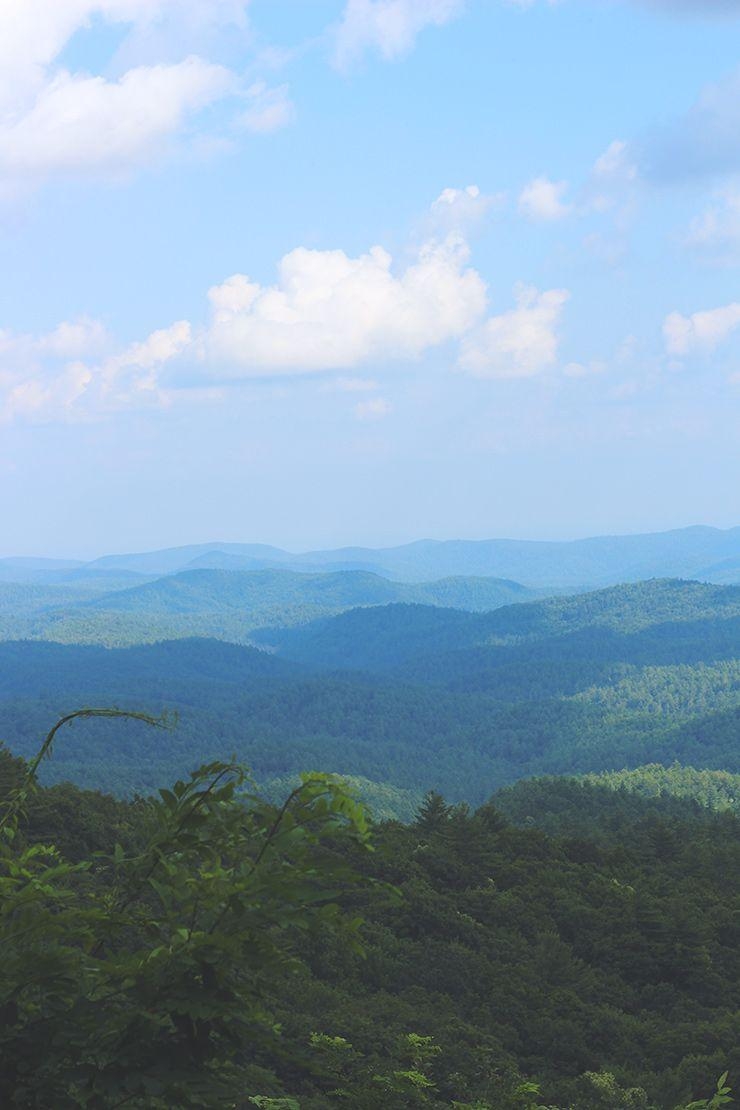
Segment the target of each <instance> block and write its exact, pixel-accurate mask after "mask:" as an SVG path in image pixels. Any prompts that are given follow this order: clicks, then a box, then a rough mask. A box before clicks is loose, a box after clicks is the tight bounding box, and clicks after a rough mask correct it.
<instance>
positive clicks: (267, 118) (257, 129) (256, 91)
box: [237, 81, 295, 135]
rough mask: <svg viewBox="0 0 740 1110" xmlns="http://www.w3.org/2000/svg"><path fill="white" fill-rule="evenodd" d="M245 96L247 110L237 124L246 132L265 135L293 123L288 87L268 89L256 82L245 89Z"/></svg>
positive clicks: (262, 82) (280, 86)
mask: <svg viewBox="0 0 740 1110" xmlns="http://www.w3.org/2000/svg"><path fill="white" fill-rule="evenodd" d="M246 96H247V101H248V106H247V109H246V111H244V112H243V113H242V115H241V116H240V117H239V119H238V121H237V122H238V123H240V124H241V126H242V127H245V128H246V129H247V131H251V132H253V133H254V134H258V135H266V134H268V133H269V132H271V131H279V130H280V128H282V127H287V126H288V124H289V123H292V122H293V118H294V116H295V106H294V104H293V102H292V101H291V99H290V89H289V87H288V85H278V86H276V87H275V88H270V87H269V86H268V85H267V84H266V83H265V82H264V81H257V82H255V84H253V85H250V87H249V88H248V89H247V92H246Z"/></svg>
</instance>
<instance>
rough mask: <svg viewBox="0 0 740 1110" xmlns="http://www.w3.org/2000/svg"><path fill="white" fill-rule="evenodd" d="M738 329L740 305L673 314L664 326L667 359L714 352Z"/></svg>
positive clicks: (734, 304) (739, 324) (739, 303)
mask: <svg viewBox="0 0 740 1110" xmlns="http://www.w3.org/2000/svg"><path fill="white" fill-rule="evenodd" d="M738 327H740V302H737V301H736V302H734V303H733V304H728V305H723V306H722V307H720V308H710V309H706V310H705V311H703V312H695V313H693V315H691V316H682V315H681V313H680V312H672V313H671V314H670V315H669V316H667V317H666V319H665V321H664V323H663V336H664V338H665V344H666V350H667V351H668V353H669V354H670V355H678V356H681V355H690V354H692V353H694V352H702V351H705V352H707V351H713V350H714V348H715V347H717V346H718V345H719V344H720V343H722V342H723V341H724V340H725V339H727V338H728V337H729V336H730V335H731V334H732V332H734V331H735V330H736V328H738Z"/></svg>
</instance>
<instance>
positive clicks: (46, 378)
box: [0, 319, 191, 422]
mask: <svg viewBox="0 0 740 1110" xmlns="http://www.w3.org/2000/svg"><path fill="white" fill-rule="evenodd" d="M190 341H191V328H190V324H189V323H187V322H186V321H180V322H179V323H176V324H173V325H172V326H171V327H169V328H164V329H161V330H158V331H155V332H153V333H152V334H151V335H150V336H148V338H147V339H145V340H143V341H142V342H140V343H133V344H131V345H130V346H128V347H126V348H124V349H123V350H121V351H119V352H118V353H111V352H112V349H113V341H112V339H111V337H110V336H109V335H108V334H107V332H106V330H105V328H104V327H103V325H102V324H100V323H99V322H98V321H95V320H87V319H83V320H78V321H73V322H64V323H62V324H60V325H59V326H58V327H57V328H55V329H54V330H53V331H51V332H48V333H46V334H44V335H40V336H31V335H19V334H14V333H11V332H8V331H4V332H0V419H3V420H6V421H7V420H10V419H14V418H23V419H26V420H29V421H34V422H49V421H54V422H58V421H67V420H86V419H91V418H97V417H99V416H101V415H103V414H105V413H109V412H118V411H121V410H122V409H127V408H136V407H140V406H142V405H151V404H158V405H161V404H167V403H168V401H169V397H168V394H167V391H166V390H164V389H163V388H162V386H161V384H160V380H159V374H160V371H161V369H162V367H163V366H164V365H165V364H166V363H167V362H169V361H170V360H171V359H173V358H175V357H176V356H177V355H179V354H181V353H182V352H183V351H184V350H185V349H186V348H187V347H188V345H189V344H190Z"/></svg>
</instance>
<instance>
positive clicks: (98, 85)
mask: <svg viewBox="0 0 740 1110" xmlns="http://www.w3.org/2000/svg"><path fill="white" fill-rule="evenodd" d="M232 89H233V81H232V76H231V74H230V73H229V71H228V70H226V69H223V68H222V67H221V66H215V65H210V64H209V63H207V62H203V61H201V60H200V59H199V58H188V59H186V60H185V61H184V62H181V63H179V64H178V65H171V66H142V67H140V68H137V69H132V70H129V72H128V73H126V74H124V76H123V77H122V78H121V79H120V81H115V82H111V81H105V80H104V79H103V78H102V77H80V76H73V75H72V74H70V73H66V72H62V73H60V74H57V75H56V76H55V77H54V78H53V79H52V80H51V81H50V82H49V83H48V84H47V85H46V86H45V87H44V88H43V90H42V91H41V92H40V93H39V95H38V97H37V99H36V101H35V103H34V105H33V107H32V108H31V110H30V111H29V112H27V113H26V114H25V115H23V116H22V117H21V118H20V119H16V120H15V121H14V122H12V123H10V124H5V125H4V126H3V125H0V168H2V170H4V171H5V173H7V174H10V175H27V174H28V175H42V174H45V173H47V172H49V171H51V170H62V171H73V172H75V173H78V172H83V171H85V170H89V169H93V170H97V169H104V170H119V169H125V168H127V167H129V166H131V165H136V164H139V163H140V162H141V161H142V160H144V159H146V158H147V157H149V156H151V155H152V154H153V153H155V152H156V151H157V150H158V149H160V144H161V141H162V140H163V139H164V138H166V137H167V136H169V135H170V134H172V133H173V132H174V131H176V130H178V128H179V127H180V126H181V124H182V122H183V119H184V117H185V116H186V114H187V113H188V112H190V111H194V110H197V109H199V108H203V107H205V106H206V105H207V104H210V103H212V102H213V101H214V100H217V99H219V98H220V97H221V96H223V95H224V94H225V93H226V92H228V91H230V90H232Z"/></svg>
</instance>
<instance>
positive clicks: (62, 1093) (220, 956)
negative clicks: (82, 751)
mask: <svg viewBox="0 0 740 1110" xmlns="http://www.w3.org/2000/svg"><path fill="white" fill-rule="evenodd" d="M59 742H60V741H59V738H57V743H59ZM65 742H69V737H65ZM652 774H653V770H651V769H648V770H647V771H646V772H645V774H644V776H643V778H644V780H645V781H647V780H648V779H649V778H650V775H652ZM674 777H676V778H682V781H685V775H684V776H680V775H674ZM635 781H637V780H635ZM701 781H706V780H702V779H701V777H699V778H698V779H697V782H701ZM514 789H515V790H516V788H514ZM245 791H246V792H245ZM549 791H552V799H553V802H554V805H552V806H551V807H550V809H553V810H555V811H557V812H558V813H559V816H560V819H561V827H560V829H559V830H557V831H555V832H553V833H550V834H547V833H545V832H543V831H541V829H540V828H538V827H537V822H538V816H537V815H538V814H543V815H544V816H545V823H547V820H548V817H547V814H546V810H547V808H548V806H547V797H548V792H549ZM605 797H606V801H607V816H608V820H607V821H604V820H602V819H601V818H600V816H599V815H600V813H601V812H602V811H601V804H602V802H603V801H604V799H605ZM530 800H536V802H537V804H536V806H535V807H534V810H533V813H534V816H532V815H528V816H527V817H526V818H525V819H524V823H525V825H528V827H524V828H517V827H516V825H515V824H513V823H511V821H510V820H509V819H507V818H506V817H505V816H504V815H503V812H502V810H501V809H500V808H499V801H498V800H494V802H493V803H486V804H485V805H483V806H482V807H480V808H479V809H477V810H476V811H473V810H470V809H469V808H468V807H466V806H464V805H458V806H452V805H450V804H449V803H447V802H446V801H445V800H444V799H443V798H442V796H441V795H439V794H434V793H432V794H430V795H429V796H428V797H427V798H426V799H425V801H424V802H423V803H422V805H421V806H420V807H419V809H418V811H417V813H416V814H415V816H414V819H413V820H412V822H411V823H410V824H405V825H403V824H400V823H398V822H386V823H380V824H375V825H373V826H368V825H367V823H366V820H365V816H364V814H363V812H362V810H361V808H359V807H358V806H357V804H356V803H355V802H354V801H353V800H352V798H351V795H350V794H349V793H348V792H347V790H346V788H345V787H343V786H342V784H341V783H340V782H339V781H338V780H335V779H332V778H331V777H327V776H320V775H310V776H304V777H303V779H302V781H301V782H299V783H298V784H297V786H296V787H295V788H294V790H293V791H292V793H291V794H290V795H288V796H287V797H286V798H285V799H284V801H283V802H282V804H280V803H276V804H271V803H269V802H265V801H263V800H261V799H260V798H259V797H258V796H256V795H254V794H253V793H252V792H251V791H250V790H249V788H248V786H246V784H245V782H244V780H243V777H242V774H241V772H240V770H239V768H238V767H235V766H232V765H224V764H214V765H212V766H210V767H207V768H204V769H202V770H201V771H200V772H198V773H196V774H194V775H193V776H192V778H190V779H189V780H184V781H181V782H179V783H177V784H175V785H174V786H173V788H172V789H171V790H162V791H161V794H160V797H159V799H158V800H156V801H154V800H150V801H142V800H138V801H135V802H123V801H116V800H114V799H112V798H110V797H107V796H105V795H101V794H97V793H95V792H86V791H80V790H79V789H77V788H76V787H73V786H71V785H60V786H54V787H50V788H33V784H32V783H31V784H29V783H28V780H27V771H26V768H25V766H24V765H23V763H22V762H21V761H20V760H18V759H17V758H15V757H12V756H10V754H9V753H2V752H0V894H1V895H2V898H1V899H0V908H1V911H2V912H0V943H2V949H3V961H2V967H1V968H0V1012H2V1014H3V1018H4V1020H3V1024H2V1026H1V1027H0V1094H1V1095H2V1100H3V1105H8V1106H18V1107H26V1106H29V1107H30V1106H54V1107H60V1108H64V1107H75V1106H96V1107H100V1108H103V1110H105V1108H112V1107H116V1106H119V1105H123V1104H124V1103H125V1104H127V1105H131V1106H133V1107H140V1108H142V1110H143V1108H149V1110H156V1108H161V1110H164V1108H166V1107H167V1108H169V1107H212V1106H215V1105H219V1106H231V1107H235V1108H236V1107H245V1108H247V1107H249V1106H252V1105H258V1106H263V1107H267V1106H273V1107H275V1108H278V1107H282V1108H284V1110H287V1108H288V1107H290V1108H291V1110H295V1108H298V1110H331V1108H332V1107H343V1106H345V1107H347V1110H349V1108H350V1107H351V1108H353V1110H374V1108H376V1107H378V1106H380V1105H382V1106H383V1107H384V1108H388V1110H405V1108H407V1107H417V1106H418V1107H429V1108H430V1110H442V1108H445V1107H446V1108H449V1110H452V1108H453V1107H455V1108H457V1110H465V1108H467V1110H515V1108H519V1110H544V1108H547V1110H617V1108H619V1107H625V1108H627V1107H631V1108H633V1110H640V1108H641V1110H674V1108H683V1107H686V1105H687V1103H688V1101H689V1100H690V1099H691V1098H692V1097H694V1096H698V1097H700V1098H701V1099H705V1100H711V1099H712V1098H713V1092H715V1095H716V1091H717V1076H718V1075H720V1073H721V1072H722V1073H724V1072H725V1071H726V1070H727V1068H729V1069H730V1070H731V1071H733V1072H734V1073H735V1074H737V1072H738V1071H739V1070H740V1050H739V1049H738V1045H739V1044H740V993H739V992H740V986H739V984H740V979H739V977H738V972H739V971H740V968H739V967H738V952H739V951H740V947H739V941H740V937H739V936H738V930H737V921H736V918H737V916H738V910H739V908H740V824H739V823H738V821H737V819H736V818H735V816H734V815H733V814H730V813H727V812H725V813H720V814H717V813H713V812H712V811H711V810H710V809H708V808H706V807H705V806H703V805H702V804H700V803H699V802H698V801H697V802H696V803H695V804H693V805H688V806H687V807H686V809H685V812H683V813H681V812H679V811H678V810H677V808H676V806H675V804H671V803H675V802H676V798H675V796H673V797H668V796H660V797H658V798H657V799H656V798H653V797H645V796H644V795H643V794H642V793H640V792H639V791H637V792H628V791H626V790H624V788H623V787H621V786H620V787H615V785H609V786H607V785H602V784H597V783H595V782H584V781H581V782H573V781H571V782H569V781H568V780H560V781H558V780H555V781H554V782H549V783H547V782H543V783H540V784H539V785H538V786H537V788H536V791H535V794H534V795H533V796H532V799H530ZM526 801H527V800H526V799H524V800H523V804H524V805H525V807H526ZM520 802H522V800H521V799H520ZM508 809H509V811H510V812H511V811H512V810H515V809H516V804H514V805H513V806H512V804H511V799H509V805H508ZM521 812H522V810H521V805H520V816H521ZM569 814H570V815H571V816H577V818H578V822H579V831H578V833H577V834H575V833H574V831H573V830H572V829H570V830H568V829H567V826H568V816H569ZM584 815H588V816H586V817H585V818H584ZM566 830H567V831H566ZM9 832H13V836H12V837H10V836H8V835H7V834H8V833H9ZM44 845H46V847H43V846H44ZM50 845H54V846H55V847H54V848H52V847H50ZM368 846H370V847H372V848H373V849H374V850H373V851H372V852H368V851H367V848H368ZM736 903H737V905H736ZM40 1044H43V1045H44V1046H45V1048H44V1052H43V1055H42V1056H41V1057H40V1055H39V1045H40ZM723 1083H724V1078H722V1079H721V1080H720V1082H719V1087H720V1088H721V1089H724V1090H726V1088H725V1087H723ZM718 1097H719V1096H718ZM721 1104H722V1103H721V1102H720V1101H716V1098H715V1101H714V1102H712V1101H709V1102H707V1101H700V1102H697V1103H695V1104H694V1103H692V1105H696V1106H697V1107H698V1106H707V1105H711V1106H717V1107H719V1106H720V1105H721Z"/></svg>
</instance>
